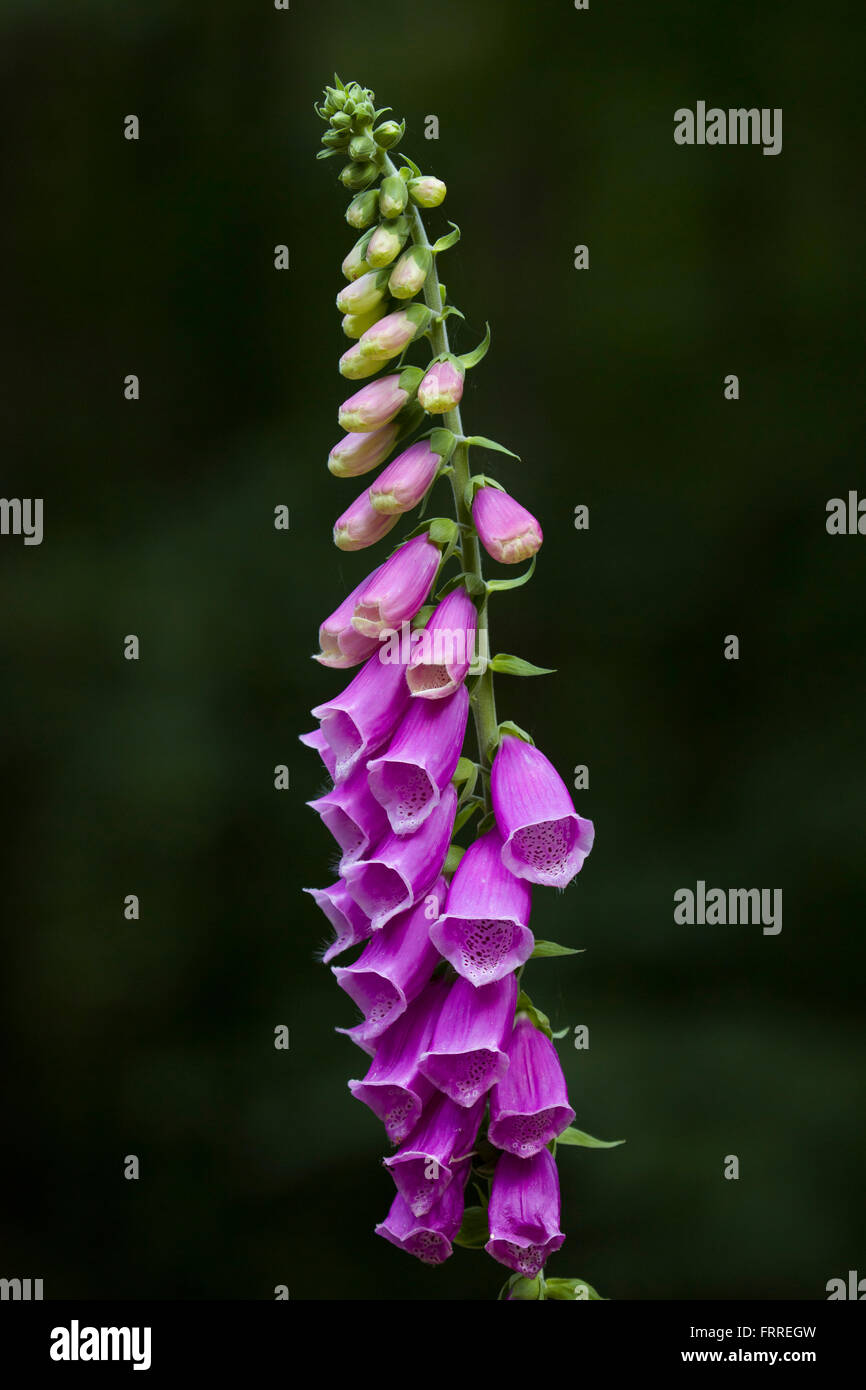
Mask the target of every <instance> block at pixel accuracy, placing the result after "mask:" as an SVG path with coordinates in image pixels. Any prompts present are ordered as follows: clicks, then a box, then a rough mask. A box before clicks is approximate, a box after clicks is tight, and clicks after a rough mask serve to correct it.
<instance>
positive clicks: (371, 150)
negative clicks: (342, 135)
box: [349, 135, 379, 160]
mask: <svg viewBox="0 0 866 1390" xmlns="http://www.w3.org/2000/svg"><path fill="white" fill-rule="evenodd" d="M378 153H379V150H378V147H377V145H376V141H375V140H371V139H370V136H369V135H356V136H355V138H354V139H353V140H350V142H349V154H350V155H351V157H352V159H360V160H369V159H373V158H374V156H375V155H377V154H378Z"/></svg>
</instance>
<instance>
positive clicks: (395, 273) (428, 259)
mask: <svg viewBox="0 0 866 1390" xmlns="http://www.w3.org/2000/svg"><path fill="white" fill-rule="evenodd" d="M432 264H433V253H432V251H431V250H430V249H429V247H427V246H410V247H409V248H408V250H406V251H404V252H403V254H402V256H401V257H400V259H399V261H398V262H397V264H396V265H395V267H394V269H393V270H392V272H391V278H390V280H389V281H388V289H389V290H390V291H391V294H392V295H393V296H394V298H395V299H411V298H412V296H413V295H416V294H417V293H418V291H419V290H422V289H423V288H424V281H425V280H426V279H427V275H428V273H429V270H430V267H431V265H432Z"/></svg>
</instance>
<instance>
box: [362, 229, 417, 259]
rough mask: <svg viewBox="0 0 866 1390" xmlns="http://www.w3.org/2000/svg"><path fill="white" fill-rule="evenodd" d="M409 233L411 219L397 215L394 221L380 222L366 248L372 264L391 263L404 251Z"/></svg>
mask: <svg viewBox="0 0 866 1390" xmlns="http://www.w3.org/2000/svg"><path fill="white" fill-rule="evenodd" d="M408 235H409V219H408V218H407V217H395V218H394V220H393V222H380V223H379V225H378V227H377V228H376V230H375V231H374V232H373V234H372V236H371V237H370V243H369V245H368V247H367V250H366V256H367V262H368V264H369V265H371V266H382V265H390V264H391V262H392V261H393V260H394V258H395V257H396V256H397V255H399V253H400V251H402V249H403V247H404V245H405V243H406V238H407V237H408Z"/></svg>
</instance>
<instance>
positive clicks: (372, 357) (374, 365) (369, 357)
mask: <svg viewBox="0 0 866 1390" xmlns="http://www.w3.org/2000/svg"><path fill="white" fill-rule="evenodd" d="M369 332H370V333H372V332H373V329H372V328H371V329H369ZM392 356H393V353H383V354H376V353H374V352H364V350H363V347H362V345H361V343H353V344H352V346H351V347H350V348H347V349H346V351H345V352H344V353H343V355H342V357H341V358H340V361H339V364H338V365H339V368H340V376H344V377H347V378H348V380H349V381H363V380H364V378H365V377H368V376H375V375H376V373H377V372H378V371H379V369H380V367H383V366H384V365H385V363H386V362H387V361H388V359H389V358H390V357H392Z"/></svg>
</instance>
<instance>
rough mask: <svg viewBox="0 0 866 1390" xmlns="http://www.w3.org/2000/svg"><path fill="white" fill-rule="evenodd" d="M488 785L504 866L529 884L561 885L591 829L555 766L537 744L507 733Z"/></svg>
mask: <svg viewBox="0 0 866 1390" xmlns="http://www.w3.org/2000/svg"><path fill="white" fill-rule="evenodd" d="M490 784H491V790H492V793H493V810H494V812H495V814H496V824H497V826H498V827H499V833H500V834H501V836H502V839H503V841H504V844H503V846H502V862H503V864H504V865H505V867H506V868H507V869H510V870H511V872H512V873H513V874H516V875H517V877H518V878H526V879H529V881H530V883H543V884H546V885H547V886H548V887H551V888H565V886H566V884H568V883H570V882H571V880H572V879H573V878H574V876H575V874H576V873H578V872H579V870H580V868H581V866H582V864H583V861H584V859H585V858H586V856H587V855H588V854H589V852H590V850H591V849H592V844H593V840H594V838H595V829H594V827H593V824H592V821H591V820H585V819H584V818H583V817H582V816H579V815H578V814H577V812H576V811H575V809H574V804H573V802H572V800H571V796H570V795H569V792H568V788H567V787H566V785H565V783H564V782H563V780H562V778H561V777H560V775H559V773H558V772H557V771H556V768H555V767H554V766H553V764H552V763H551V762H550V761H549V759H548V758H546V757H545V756H544V754H543V753H542V752H541V751H540V750H539V749H538V748H533V746H532V745H531V744H529V743H524V741H523V739H520V738H516V737H514V736H513V735H512V734H508V735H506V736H505V737H504V738H503V739H502V741H501V743H500V745H499V748H498V749H497V752H496V757H495V758H494V760H493V769H492V773H491V783H490Z"/></svg>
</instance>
